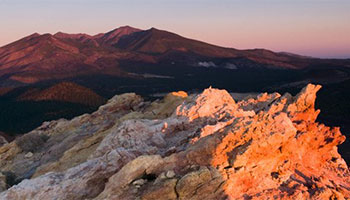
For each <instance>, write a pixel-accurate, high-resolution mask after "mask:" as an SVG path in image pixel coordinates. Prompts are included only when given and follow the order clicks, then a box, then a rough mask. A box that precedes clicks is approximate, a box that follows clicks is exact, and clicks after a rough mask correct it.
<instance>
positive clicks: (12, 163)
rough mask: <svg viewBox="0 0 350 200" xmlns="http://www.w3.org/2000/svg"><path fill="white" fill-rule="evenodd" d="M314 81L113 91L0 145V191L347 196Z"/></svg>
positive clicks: (348, 186) (54, 195)
mask: <svg viewBox="0 0 350 200" xmlns="http://www.w3.org/2000/svg"><path fill="white" fill-rule="evenodd" d="M319 89H320V86H315V85H311V84H310V85H308V86H307V87H305V88H304V89H303V90H302V91H301V92H300V93H299V94H298V95H296V96H294V97H293V96H291V95H290V94H284V95H283V96H282V95H280V94H278V93H273V94H266V93H265V94H260V95H257V96H255V97H254V98H251V97H247V98H243V100H240V101H237V102H236V101H235V100H234V99H233V98H232V96H231V95H230V94H229V93H227V92H226V91H225V90H218V89H212V88H209V89H206V90H204V92H203V93H201V94H199V95H191V96H187V94H186V93H184V92H176V93H171V94H168V95H167V96H166V97H165V98H164V99H163V100H158V101H155V102H145V101H144V100H143V99H142V98H141V97H140V96H138V95H136V94H133V93H128V94H123V95H117V96H115V97H113V98H112V99H110V100H109V101H108V102H107V104H106V105H104V106H101V107H100V108H99V109H98V111H96V112H94V113H92V114H90V115H88V114H86V115H82V116H79V117H76V118H74V119H72V120H70V121H68V120H64V119H61V120H57V121H51V122H46V123H44V124H43V125H42V126H40V127H39V128H37V129H35V130H33V131H31V132H30V133H28V134H25V135H23V136H22V137H19V138H16V139H15V140H14V141H13V142H11V143H8V144H6V142H4V144H3V146H1V145H0V172H1V173H0V191H3V192H2V193H0V199H65V200H67V199H348V198H350V179H349V175H350V174H349V170H348V167H347V165H346V163H345V162H344V160H343V159H342V158H341V156H340V155H339V154H338V152H337V145H339V144H341V143H342V142H344V140H345V137H344V136H343V135H342V134H341V133H340V131H339V128H330V127H326V126H325V125H323V124H319V123H317V122H315V120H316V118H317V115H318V114H319V112H320V111H319V110H315V109H314V103H315V99H316V92H317V91H318V90H319Z"/></svg>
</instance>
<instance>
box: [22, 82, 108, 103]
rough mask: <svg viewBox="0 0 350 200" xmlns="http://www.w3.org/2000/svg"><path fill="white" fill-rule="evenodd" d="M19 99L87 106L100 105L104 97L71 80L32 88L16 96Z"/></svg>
mask: <svg viewBox="0 0 350 200" xmlns="http://www.w3.org/2000/svg"><path fill="white" fill-rule="evenodd" d="M17 99H18V100H20V101H61V102H70V103H79V104H83V105H88V106H100V105H101V104H103V103H104V102H105V100H104V98H103V97H101V96H100V95H98V94H96V93H95V92H94V91H92V90H91V89H89V88H86V87H83V86H80V85H78V84H75V83H71V82H61V83H58V84H56V85H53V86H51V87H49V88H47V89H44V90H38V89H32V90H28V91H26V92H25V93H24V94H22V95H20V96H19V97H18V98H17Z"/></svg>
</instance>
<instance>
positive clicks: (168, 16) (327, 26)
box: [0, 0, 350, 58]
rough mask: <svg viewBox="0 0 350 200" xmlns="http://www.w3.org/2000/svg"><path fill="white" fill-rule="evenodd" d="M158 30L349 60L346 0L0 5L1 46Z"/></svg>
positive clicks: (62, 0) (35, 0)
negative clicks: (30, 38) (129, 29)
mask: <svg viewBox="0 0 350 200" xmlns="http://www.w3.org/2000/svg"><path fill="white" fill-rule="evenodd" d="M124 25H130V26H133V27H136V28H141V29H149V28H151V27H156V28H158V29H163V30H168V31H171V32H175V33H177V34H180V35H182V36H185V37H188V38H192V39H197V40H201V41H205V42H208V43H211V44H216V45H220V46H224V47H233V48H237V49H253V48H265V49H270V50H273V51H276V52H280V51H284V52H292V53H297V54H301V55H307V56H313V57H322V58H350V0H123V1H122V0H0V46H3V45H6V44H8V43H11V42H13V41H15V40H18V39H20V38H22V37H24V36H27V35H30V34H32V33H34V32H38V33H56V32H58V31H63V32H68V33H88V34H92V35H93V34H97V33H101V32H108V31H110V30H112V29H115V28H117V27H120V26H124Z"/></svg>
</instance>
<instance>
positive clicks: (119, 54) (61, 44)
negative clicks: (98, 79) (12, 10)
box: [0, 26, 350, 86]
mask: <svg viewBox="0 0 350 200" xmlns="http://www.w3.org/2000/svg"><path fill="white" fill-rule="evenodd" d="M179 58H180V59H179ZM125 62H139V63H140V62H141V63H144V64H147V63H148V64H158V65H161V64H164V63H168V64H169V63H176V62H181V64H182V65H187V66H189V67H193V66H203V65H201V63H203V62H205V63H210V65H208V64H204V66H215V67H221V68H225V67H226V68H230V67H227V66H235V67H233V68H243V69H244V68H277V69H304V68H307V67H311V66H314V65H331V66H339V65H343V66H344V65H346V66H349V65H350V64H349V63H350V62H349V61H348V60H322V59H315V58H308V57H302V56H296V55H293V54H286V53H275V52H272V51H269V50H264V49H254V50H237V49H233V48H223V47H218V46H215V45H210V44H207V43H204V42H200V41H196V40H192V39H187V38H184V37H182V36H180V35H177V34H174V33H170V32H167V31H163V30H158V29H155V28H151V29H149V30H144V31H142V30H139V29H136V28H132V27H129V26H124V27H120V28H117V29H115V30H112V31H110V32H107V33H104V34H98V35H95V36H90V35H87V34H67V33H62V32H58V33H56V34H54V35H51V34H43V35H40V34H37V33H35V34H32V35H30V36H28V37H25V38H23V39H21V40H18V41H16V42H14V43H11V44H9V45H6V46H4V47H1V48H0V77H1V78H0V85H3V86H4V85H8V84H10V85H11V84H12V85H13V84H14V83H17V84H19V85H20V84H30V83H37V82H41V81H47V80H60V79H66V78H73V77H78V76H86V75H94V74H107V75H113V76H117V77H130V74H129V73H128V71H127V70H125V69H123V68H122V67H121V66H120V63H125ZM231 68H232V67H231Z"/></svg>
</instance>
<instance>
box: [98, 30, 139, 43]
mask: <svg viewBox="0 0 350 200" xmlns="http://www.w3.org/2000/svg"><path fill="white" fill-rule="evenodd" d="M139 31H141V30H140V29H137V28H134V27H131V26H121V27H119V28H116V29H113V30H111V31H109V32H107V33H105V34H97V35H95V36H94V38H95V39H96V40H97V41H98V42H99V43H102V44H108V45H114V44H116V43H117V42H118V41H119V39H120V38H121V37H123V36H125V35H130V34H132V33H135V32H139Z"/></svg>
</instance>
